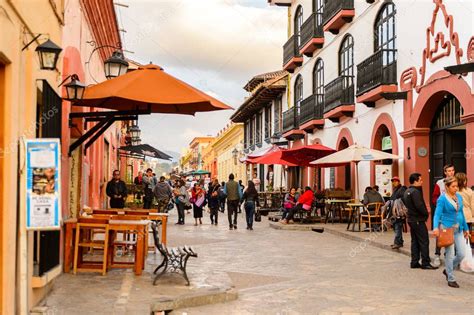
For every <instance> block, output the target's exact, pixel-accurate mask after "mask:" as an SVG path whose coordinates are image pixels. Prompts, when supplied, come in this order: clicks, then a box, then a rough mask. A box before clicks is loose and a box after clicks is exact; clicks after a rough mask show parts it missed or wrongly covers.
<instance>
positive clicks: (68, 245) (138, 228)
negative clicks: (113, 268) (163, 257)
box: [64, 216, 167, 275]
mask: <svg viewBox="0 0 474 315" xmlns="http://www.w3.org/2000/svg"><path fill="white" fill-rule="evenodd" d="M155 219H158V218H155ZM165 220H167V216H165ZM148 223H149V222H148V221H147V220H109V223H108V224H109V230H111V231H113V232H115V231H133V232H136V233H137V235H138V237H137V250H136V252H135V264H134V271H135V274H136V275H141V274H142V270H143V268H144V266H145V254H146V246H147V244H146V243H145V240H146V239H147V238H146V235H147V233H148V231H147V227H148ZM76 224H77V219H74V218H73V219H67V220H65V221H64V225H65V230H66V231H65V239H64V243H65V245H64V272H65V273H68V272H70V271H71V264H72V262H73V251H74V250H73V249H74V246H73V235H74V230H75V229H76ZM163 226H165V224H164V225H163ZM163 230H164V231H163ZM163 232H165V233H166V230H165V228H164V227H163V229H162V233H163ZM110 253H112V254H113V250H111V251H110Z"/></svg>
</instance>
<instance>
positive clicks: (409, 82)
mask: <svg viewBox="0 0 474 315" xmlns="http://www.w3.org/2000/svg"><path fill="white" fill-rule="evenodd" d="M417 81H418V75H417V72H416V68H415V67H411V68H408V69H406V70H405V71H403V72H402V75H401V76H400V88H401V90H403V91H408V90H413V89H414V88H415V87H416V84H417Z"/></svg>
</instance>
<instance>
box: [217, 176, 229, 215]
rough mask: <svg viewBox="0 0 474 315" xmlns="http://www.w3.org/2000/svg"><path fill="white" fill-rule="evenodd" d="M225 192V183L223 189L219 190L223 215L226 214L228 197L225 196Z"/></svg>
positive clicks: (222, 185)
mask: <svg viewBox="0 0 474 315" xmlns="http://www.w3.org/2000/svg"><path fill="white" fill-rule="evenodd" d="M224 190H225V182H222V183H221V187H220V188H219V205H220V209H221V212H222V213H224V210H225V203H226V199H227V196H226V195H225V192H224Z"/></svg>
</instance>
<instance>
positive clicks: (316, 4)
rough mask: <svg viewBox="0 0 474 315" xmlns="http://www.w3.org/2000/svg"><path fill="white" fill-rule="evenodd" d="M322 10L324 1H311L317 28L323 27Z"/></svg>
mask: <svg viewBox="0 0 474 315" xmlns="http://www.w3.org/2000/svg"><path fill="white" fill-rule="evenodd" d="M323 10H324V0H313V12H316V13H318V14H317V15H316V23H317V25H318V26H321V25H323Z"/></svg>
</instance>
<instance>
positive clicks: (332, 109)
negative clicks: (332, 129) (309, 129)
mask: <svg viewBox="0 0 474 315" xmlns="http://www.w3.org/2000/svg"><path fill="white" fill-rule="evenodd" d="M354 111H355V102H354V77H353V76H340V77H338V78H336V79H335V80H333V81H331V82H330V83H328V84H327V85H326V86H325V87H324V118H325V119H329V120H331V121H332V122H339V119H340V118H341V117H352V115H353V113H354Z"/></svg>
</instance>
